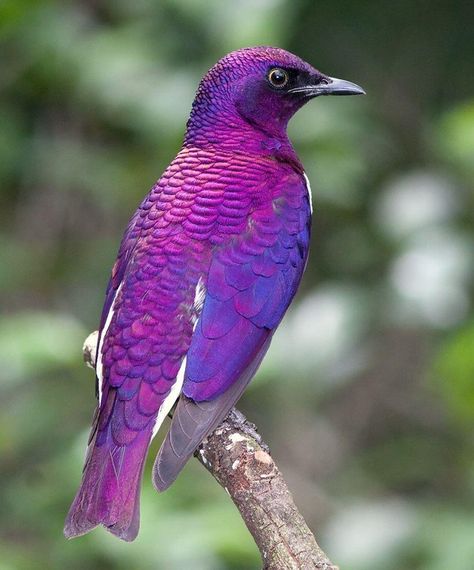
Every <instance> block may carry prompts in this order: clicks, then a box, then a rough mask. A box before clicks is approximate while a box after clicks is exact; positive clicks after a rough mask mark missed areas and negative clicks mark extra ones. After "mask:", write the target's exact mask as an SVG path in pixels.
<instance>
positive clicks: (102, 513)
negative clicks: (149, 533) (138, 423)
mask: <svg viewBox="0 0 474 570" xmlns="http://www.w3.org/2000/svg"><path fill="white" fill-rule="evenodd" d="M150 439H151V433H150V431H149V430H148V429H144V430H142V431H139V432H137V435H136V437H135V439H134V440H133V441H131V442H129V443H127V445H122V446H118V445H117V444H116V443H114V441H113V438H112V434H111V428H110V426H109V428H108V429H107V430H106V431H105V432H102V433H101V434H100V441H99V439H98V438H97V433H96V434H95V435H94V437H93V439H92V441H91V443H90V445H89V451H88V455H87V459H86V464H85V467H84V473H83V476H82V482H81V486H80V488H79V491H78V492H77V495H76V497H75V499H74V501H73V503H72V505H71V508H70V509H69V513H68V515H67V518H66V523H65V526H64V535H65V536H66V538H74V537H76V536H81V535H83V534H85V533H87V532H89V531H90V530H92V529H93V528H94V527H96V526H97V525H99V524H101V525H103V526H104V527H105V528H106V529H107V530H108V531H109V532H111V533H112V534H115V535H116V536H118V537H119V538H121V539H122V540H126V541H129V542H130V541H132V540H134V539H135V538H136V536H137V534H138V529H139V526H140V487H141V479H142V474H143V466H144V463H145V458H146V454H147V450H148V446H149V444H150Z"/></svg>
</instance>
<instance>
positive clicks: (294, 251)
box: [65, 47, 352, 540]
mask: <svg viewBox="0 0 474 570" xmlns="http://www.w3.org/2000/svg"><path fill="white" fill-rule="evenodd" d="M274 69H278V70H282V73H283V74H284V78H286V80H287V81H286V84H285V85H283V86H281V85H273V84H272V82H271V80H272V77H273V76H272V74H271V71H272V70H274ZM275 77H276V76H275ZM279 77H280V76H279ZM329 83H330V78H328V77H327V76H324V75H323V74H321V73H320V72H319V71H317V70H315V69H314V68H312V67H311V66H310V65H308V64H307V63H305V62H304V61H302V60H301V59H299V58H298V57H296V56H294V55H292V54H290V53H288V52H286V51H284V50H281V49H278V48H268V47H260V48H248V49H244V50H239V51H237V52H233V53H231V54H229V55H228V56H226V57H225V58H223V59H222V60H220V61H219V62H218V63H217V64H216V66H214V67H213V68H212V69H211V70H210V71H209V72H208V74H206V76H205V77H204V78H203V80H202V82H201V84H200V86H199V89H198V91H197V94H196V99H195V101H194V103H193V108H192V111H191V115H190V119H189V121H188V125H187V131H186V136H185V140H184V143H183V147H182V148H181V150H180V152H179V153H178V155H177V156H176V158H175V159H174V160H173V161H172V163H171V164H170V166H169V167H168V168H167V169H166V171H165V172H164V174H163V175H162V177H161V178H160V179H159V181H158V182H157V183H156V184H155V186H153V188H152V189H151V191H150V193H149V194H148V195H147V196H146V197H145V199H144V200H143V202H142V203H141V205H140V206H139V208H138V210H137V211H136V213H135V214H134V215H133V217H132V218H131V220H130V223H129V225H128V227H127V229H126V231H125V234H124V237H123V239H122V243H121V245H120V249H119V252H118V256H117V260H116V262H115V264H114V267H113V270H112V275H111V278H110V282H109V285H108V288H107V292H106V299H105V303H104V309H103V313H102V319H101V324H100V331H99V343H98V354H97V369H96V372H97V382H98V397H99V398H98V406H97V409H96V412H95V416H94V421H93V427H92V431H91V436H90V439H89V446H88V450H87V456H86V461H85V466H84V472H83V478H82V482H81V486H80V488H79V491H78V493H77V495H76V498H75V499H74V502H73V504H72V506H71V509H70V511H69V514H68V517H67V520H66V525H65V534H66V536H67V537H74V536H78V535H81V534H84V533H86V532H88V531H89V530H91V529H92V528H94V527H95V526H97V525H98V524H102V525H103V526H104V527H106V528H107V529H108V530H109V531H110V532H112V533H113V534H115V535H117V536H118V537H120V538H122V539H124V540H133V539H134V538H135V537H136V535H137V533H138V528H139V495H140V484H141V478H142V473H143V467H144V463H145V459H146V456H147V451H148V447H149V445H150V441H151V439H152V437H153V435H154V434H155V433H156V431H157V429H158V428H159V424H160V422H161V421H162V420H163V418H164V416H165V415H166V414H167V413H168V411H169V409H170V408H171V407H172V406H173V404H174V403H175V401H176V399H178V403H177V407H176V410H175V413H174V415H173V420H172V423H171V427H170V430H169V432H168V434H167V436H166V438H165V441H164V443H163V445H162V448H161V450H160V452H159V454H158V457H157V460H156V462H155V466H154V469H153V481H154V484H155V486H156V488H157V489H158V490H164V489H166V488H167V487H168V486H169V485H170V484H171V483H172V482H173V481H174V479H175V478H176V476H177V475H178V473H179V471H180V470H181V469H182V467H183V466H184V464H185V463H186V461H187V460H188V459H189V458H190V457H191V456H192V454H193V452H194V451H195V449H196V448H197V446H198V445H199V444H200V443H201V441H202V440H203V438H204V437H206V435H208V434H209V433H210V432H211V431H212V430H213V429H215V428H216V427H217V425H218V424H219V423H220V422H221V421H222V420H223V419H224V418H225V416H226V415H227V414H228V412H229V411H230V409H231V408H232V406H233V405H234V404H235V402H236V401H237V399H238V398H239V397H240V395H241V394H242V392H243V391H244V389H245V387H246V386H247V384H248V382H249V381H250V380H251V378H252V377H253V375H254V374H255V372H256V370H257V368H258V366H259V364H260V362H261V360H262V359H263V357H264V355H265V353H266V351H267V349H268V347H269V345H270V341H271V338H272V335H273V333H274V332H275V330H276V328H277V327H278V325H279V323H280V321H281V319H282V318H283V316H284V314H285V312H286V310H287V308H288V306H289V304H290V303H291V301H292V299H293V297H294V295H295V293H296V291H297V289H298V285H299V283H300V281H301V278H302V275H303V272H304V268H305V266H306V262H307V256H308V248H309V240H310V225H311V206H310V198H309V194H308V188H307V185H306V181H305V177H304V171H303V167H302V165H301V163H300V161H299V160H298V157H297V156H296V154H295V151H294V149H293V147H292V146H291V143H290V141H289V140H288V137H287V135H286V126H287V123H288V120H289V119H290V118H291V116H292V115H293V114H294V113H295V112H296V111H297V110H298V109H299V108H300V107H301V106H302V105H303V104H304V103H305V102H306V101H307V100H308V99H309V98H310V97H309V96H306V95H305V94H304V92H302V91H301V90H300V88H301V89H302V86H304V85H308V86H309V87H308V88H312V89H313V90H314V87H315V85H319V84H321V85H327V84H329ZM351 85H352V84H351ZM295 87H297V88H298V89H299V91H298V92H296V93H291V89H292V88H295Z"/></svg>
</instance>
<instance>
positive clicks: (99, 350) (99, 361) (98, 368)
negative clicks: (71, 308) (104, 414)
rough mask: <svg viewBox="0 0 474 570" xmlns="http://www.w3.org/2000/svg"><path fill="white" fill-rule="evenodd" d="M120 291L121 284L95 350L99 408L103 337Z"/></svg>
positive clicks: (102, 367)
mask: <svg viewBox="0 0 474 570" xmlns="http://www.w3.org/2000/svg"><path fill="white" fill-rule="evenodd" d="M121 289H122V283H120V285H119V287H118V289H117V291H116V293H115V295H114V299H113V301H112V303H111V305H110V309H109V314H108V315H107V319H106V320H105V324H104V328H103V329H102V331H101V334H100V342H99V347H98V348H97V363H96V366H95V373H96V375H97V385H98V390H99V406H100V404H101V403H102V382H103V372H104V366H103V363H102V348H103V346H104V339H105V335H106V334H107V331H108V329H109V327H110V323H111V322H112V317H113V316H114V305H115V300H116V299H117V297H118V295H119V293H120V291H121Z"/></svg>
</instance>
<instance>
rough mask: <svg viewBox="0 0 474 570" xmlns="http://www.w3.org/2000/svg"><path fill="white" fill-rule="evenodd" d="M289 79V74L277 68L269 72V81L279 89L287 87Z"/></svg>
mask: <svg viewBox="0 0 474 570" xmlns="http://www.w3.org/2000/svg"><path fill="white" fill-rule="evenodd" d="M288 79H289V77H288V73H287V72H286V71H285V70H284V69H279V68H275V69H271V70H270V71H269V72H268V81H270V83H271V85H273V87H276V88H277V89H281V88H282V87H285V85H286V84H287V83H288Z"/></svg>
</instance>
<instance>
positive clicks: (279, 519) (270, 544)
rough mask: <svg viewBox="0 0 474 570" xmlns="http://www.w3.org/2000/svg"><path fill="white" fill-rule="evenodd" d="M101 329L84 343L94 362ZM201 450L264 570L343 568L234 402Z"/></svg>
mask: <svg viewBox="0 0 474 570" xmlns="http://www.w3.org/2000/svg"><path fill="white" fill-rule="evenodd" d="M96 346H97V331H96V332H94V333H92V334H90V335H89V336H88V337H87V339H86V341H85V343H84V347H83V354H84V360H85V362H86V364H88V365H89V366H91V367H92V368H94V365H95V350H96ZM195 456H196V457H197V458H198V460H199V461H200V462H201V463H202V465H204V467H206V469H207V470H208V471H209V472H210V473H211V475H212V476H213V477H214V478H215V479H216V481H217V482H218V483H219V484H220V485H221V486H222V487H224V489H225V490H226V491H227V492H228V493H229V495H230V497H231V499H232V500H233V501H234V503H235V505H236V506H237V508H238V509H239V512H240V514H241V516H242V519H243V520H244V522H245V524H246V526H247V528H248V529H249V531H250V533H251V534H252V536H253V538H254V540H255V542H256V544H257V546H258V549H259V551H260V554H261V556H262V561H263V567H264V570H311V569H319V570H338V568H337V566H335V565H334V564H333V563H332V562H331V561H330V560H329V558H328V557H327V556H326V554H325V553H324V552H323V551H322V550H321V548H320V547H319V545H318V544H317V542H316V539H315V538H314V536H313V534H312V532H311V531H310V530H309V528H308V525H307V524H306V522H305V520H304V518H303V516H302V515H301V513H300V512H299V511H298V509H297V507H296V505H295V503H294V501H293V498H292V496H291V493H290V491H289V489H288V486H287V484H286V482H285V480H284V479H283V476H282V474H281V473H280V471H279V469H278V467H277V466H276V464H275V462H274V461H273V459H272V457H271V456H270V451H269V448H268V446H267V445H266V443H265V442H263V441H262V438H261V437H260V435H259V434H258V433H257V430H256V428H255V426H254V425H253V424H251V423H250V422H249V421H248V420H247V419H246V418H245V416H244V415H243V414H242V413H241V412H239V411H238V410H237V409H236V408H233V409H232V410H231V412H230V414H229V416H228V417H227V419H226V420H225V421H224V422H222V424H221V425H220V426H219V427H218V428H217V429H216V430H215V431H214V432H213V433H212V434H211V435H210V436H208V437H207V438H206V439H205V440H204V441H203V443H202V444H201V445H200V446H199V448H198V449H197V451H196V453H195Z"/></svg>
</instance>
